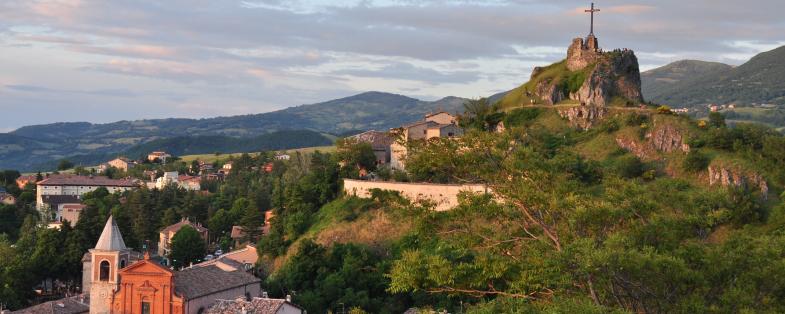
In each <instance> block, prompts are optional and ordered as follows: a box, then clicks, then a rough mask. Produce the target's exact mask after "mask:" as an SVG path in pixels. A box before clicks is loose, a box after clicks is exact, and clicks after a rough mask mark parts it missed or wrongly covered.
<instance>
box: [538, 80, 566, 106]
mask: <svg viewBox="0 0 785 314" xmlns="http://www.w3.org/2000/svg"><path fill="white" fill-rule="evenodd" d="M535 92H536V93H537V95H540V98H541V99H542V101H543V102H545V104H546V105H553V104H555V103H558V102H560V101H562V100H564V92H563V91H562V89H561V88H559V86H557V85H556V84H553V83H552V82H551V81H550V80H549V81H542V82H540V83H538V84H537V86H536V87H535Z"/></svg>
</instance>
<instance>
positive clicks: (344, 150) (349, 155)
mask: <svg viewBox="0 0 785 314" xmlns="http://www.w3.org/2000/svg"><path fill="white" fill-rule="evenodd" d="M335 146H336V147H337V148H338V152H337V154H336V155H337V158H338V161H340V162H341V163H342V164H343V166H342V167H341V176H342V177H347V178H357V177H358V176H359V171H358V170H359V169H365V170H367V171H374V170H376V155H375V154H374V153H373V147H372V146H371V144H370V143H366V142H360V141H358V140H356V139H353V138H342V139H339V140H338V141H336V142H335Z"/></svg>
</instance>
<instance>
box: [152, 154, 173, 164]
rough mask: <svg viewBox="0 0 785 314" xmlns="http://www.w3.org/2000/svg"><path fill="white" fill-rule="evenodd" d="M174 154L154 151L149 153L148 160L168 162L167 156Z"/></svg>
mask: <svg viewBox="0 0 785 314" xmlns="http://www.w3.org/2000/svg"><path fill="white" fill-rule="evenodd" d="M171 157H172V155H169V154H167V153H166V152H152V153H149V154H147V160H148V161H150V162H161V163H164V164H165V163H166V159H167V158H171Z"/></svg>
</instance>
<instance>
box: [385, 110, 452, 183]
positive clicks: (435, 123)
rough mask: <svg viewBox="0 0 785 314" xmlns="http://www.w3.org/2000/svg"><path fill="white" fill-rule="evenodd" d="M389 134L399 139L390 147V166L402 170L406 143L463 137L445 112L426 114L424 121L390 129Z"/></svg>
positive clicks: (450, 116)
mask: <svg viewBox="0 0 785 314" xmlns="http://www.w3.org/2000/svg"><path fill="white" fill-rule="evenodd" d="M390 133H393V134H396V135H397V136H398V137H399V140H398V141H395V142H393V143H392V144H391V145H390V166H392V168H394V169H401V170H402V169H404V168H405V165H404V159H405V158H406V143H407V142H409V141H413V140H427V139H432V138H451V137H456V136H461V135H463V129H462V128H460V127H459V126H458V124H457V118H456V117H455V116H453V115H451V114H449V113H447V112H443V111H442V112H437V113H434V114H428V115H426V116H425V119H424V120H421V121H418V122H415V123H411V124H408V125H404V126H401V127H399V128H396V129H392V130H391V132H390Z"/></svg>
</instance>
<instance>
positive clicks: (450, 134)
mask: <svg viewBox="0 0 785 314" xmlns="http://www.w3.org/2000/svg"><path fill="white" fill-rule="evenodd" d="M453 135H455V133H452V132H448V133H447V136H453Z"/></svg>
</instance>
